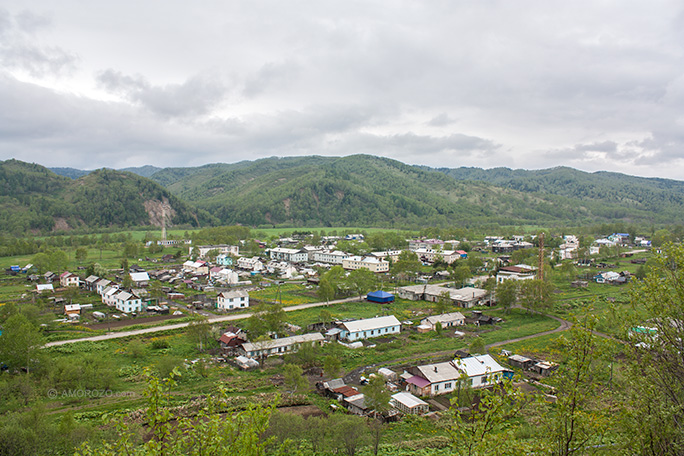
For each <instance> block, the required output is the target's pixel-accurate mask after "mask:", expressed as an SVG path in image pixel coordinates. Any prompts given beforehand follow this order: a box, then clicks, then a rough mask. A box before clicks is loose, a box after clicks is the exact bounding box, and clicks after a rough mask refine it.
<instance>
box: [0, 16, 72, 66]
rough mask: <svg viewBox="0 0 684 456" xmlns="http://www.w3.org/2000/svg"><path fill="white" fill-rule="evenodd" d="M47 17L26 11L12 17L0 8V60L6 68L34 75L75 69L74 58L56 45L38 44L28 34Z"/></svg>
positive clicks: (48, 22)
mask: <svg viewBox="0 0 684 456" xmlns="http://www.w3.org/2000/svg"><path fill="white" fill-rule="evenodd" d="M49 24H50V19H48V18H47V17H45V16H40V15H37V14H34V13H30V12H23V13H20V14H18V15H16V16H12V15H11V14H10V13H9V12H7V11H6V10H0V38H1V40H0V62H1V63H2V65H3V66H4V67H5V69H9V70H12V69H14V70H21V71H26V72H27V73H29V74H31V75H32V76H34V77H42V76H46V75H51V76H55V75H64V74H68V73H70V72H71V71H72V70H74V69H75V68H76V64H77V62H78V58H77V57H76V56H75V55H74V54H72V53H70V52H67V51H64V50H63V49H61V48H60V47H58V46H41V45H40V44H38V43H37V42H36V40H35V38H34V37H33V36H32V35H33V33H35V32H36V31H37V30H40V29H43V28H45V27H47V26H48V25H49Z"/></svg>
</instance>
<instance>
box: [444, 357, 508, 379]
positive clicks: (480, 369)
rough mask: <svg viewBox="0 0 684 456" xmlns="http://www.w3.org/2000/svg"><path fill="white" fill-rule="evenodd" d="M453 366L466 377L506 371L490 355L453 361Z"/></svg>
mask: <svg viewBox="0 0 684 456" xmlns="http://www.w3.org/2000/svg"><path fill="white" fill-rule="evenodd" d="M454 364H455V365H456V366H457V367H458V368H459V369H460V370H462V371H463V372H465V373H466V375H468V377H476V376H479V375H485V374H493V373H495V372H503V371H505V370H506V369H504V368H503V367H502V366H501V365H500V364H499V363H497V362H496V361H495V360H494V358H492V357H491V355H479V356H477V355H475V356H470V357H468V358H461V359H455V360H454Z"/></svg>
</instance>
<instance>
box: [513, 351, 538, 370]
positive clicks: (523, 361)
mask: <svg viewBox="0 0 684 456" xmlns="http://www.w3.org/2000/svg"><path fill="white" fill-rule="evenodd" d="M508 363H509V364H510V365H511V366H513V367H518V368H520V369H525V370H528V369H529V368H530V367H532V366H533V365H534V364H535V362H534V360H532V359H530V358H527V357H526V356H522V355H511V356H509V357H508Z"/></svg>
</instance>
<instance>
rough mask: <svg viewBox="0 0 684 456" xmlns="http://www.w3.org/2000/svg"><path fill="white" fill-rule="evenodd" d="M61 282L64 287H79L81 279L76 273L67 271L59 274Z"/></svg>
mask: <svg viewBox="0 0 684 456" xmlns="http://www.w3.org/2000/svg"><path fill="white" fill-rule="evenodd" d="M59 284H60V285H61V286H62V287H78V286H79V285H80V284H81V279H80V277H78V276H77V275H76V274H72V273H71V272H69V271H66V272H63V273H62V274H61V275H60V276H59Z"/></svg>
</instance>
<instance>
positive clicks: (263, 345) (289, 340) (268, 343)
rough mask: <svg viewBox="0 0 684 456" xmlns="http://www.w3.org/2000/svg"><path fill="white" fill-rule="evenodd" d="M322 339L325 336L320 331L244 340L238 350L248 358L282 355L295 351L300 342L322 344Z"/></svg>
mask: <svg viewBox="0 0 684 456" xmlns="http://www.w3.org/2000/svg"><path fill="white" fill-rule="evenodd" d="M324 341H325V338H324V337H323V335H322V334H321V333H311V334H302V335H300V336H290V337H282V338H280V339H271V340H261V341H257V342H245V343H244V344H242V346H241V347H240V352H242V353H243V354H244V355H245V356H248V357H250V358H256V357H260V356H271V355H284V354H286V353H294V352H296V351H297V350H299V347H300V346H301V345H302V344H307V343H309V344H318V345H322V344H323V342H324Z"/></svg>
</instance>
